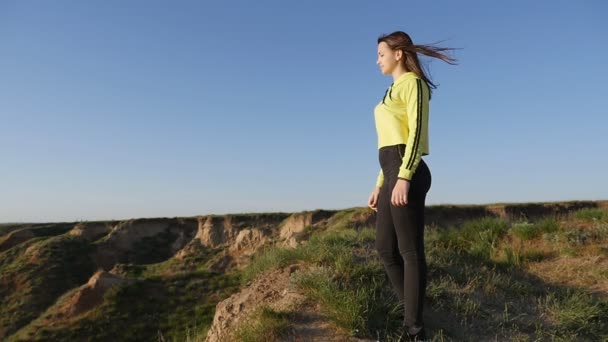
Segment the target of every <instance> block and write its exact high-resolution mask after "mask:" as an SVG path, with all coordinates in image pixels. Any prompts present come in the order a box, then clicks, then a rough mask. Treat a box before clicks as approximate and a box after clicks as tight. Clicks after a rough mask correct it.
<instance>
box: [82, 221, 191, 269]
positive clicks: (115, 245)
mask: <svg viewBox="0 0 608 342" xmlns="http://www.w3.org/2000/svg"><path fill="white" fill-rule="evenodd" d="M196 222H197V221H196V220H194V219H138V220H129V221H123V222H120V223H119V224H117V225H115V226H114V227H112V228H111V230H110V231H109V233H108V234H107V235H106V236H105V237H103V238H102V239H100V240H98V241H97V242H96V244H97V250H96V252H95V255H94V256H93V258H94V260H95V261H96V264H97V265H98V266H99V267H101V268H103V269H104V270H110V269H111V268H112V267H113V266H114V265H115V264H116V263H117V262H128V260H125V259H126V258H127V256H128V255H131V254H134V253H137V252H138V251H137V248H136V245H137V244H138V243H140V242H142V241H143V240H144V239H146V238H155V237H158V236H163V237H162V239H161V240H162V241H161V242H160V244H162V245H163V246H168V248H164V249H163V250H166V251H165V252H164V254H165V255H160V256H159V255H156V259H155V260H154V261H155V262H158V261H159V260H158V259H159V258H160V259H168V258H170V257H172V256H173V255H174V254H176V253H177V252H178V251H179V250H181V249H182V248H184V247H185V246H186V245H187V244H188V243H189V242H190V241H191V240H192V238H193V237H194V235H195V233H196V231H197V223H196ZM161 234H162V235H161ZM159 253H160V251H159Z"/></svg>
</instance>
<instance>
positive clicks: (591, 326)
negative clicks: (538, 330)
mask: <svg viewBox="0 0 608 342" xmlns="http://www.w3.org/2000/svg"><path fill="white" fill-rule="evenodd" d="M538 306H539V309H540V311H541V312H543V313H544V314H545V315H547V317H549V319H550V321H551V324H552V326H553V328H554V329H556V330H557V332H559V333H562V334H563V333H568V334H570V335H571V336H578V337H581V338H583V337H586V338H598V340H599V339H600V338H602V337H603V338H608V330H607V329H608V322H607V321H606V317H608V304H607V303H606V302H601V301H597V300H596V299H595V298H593V297H592V296H591V295H589V294H588V293H586V292H584V291H580V290H573V289H566V290H563V291H561V292H558V293H555V292H553V293H548V294H546V295H545V296H543V297H540V298H539V300H538Z"/></svg>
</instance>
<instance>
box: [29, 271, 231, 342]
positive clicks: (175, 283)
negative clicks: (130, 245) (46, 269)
mask: <svg viewBox="0 0 608 342" xmlns="http://www.w3.org/2000/svg"><path fill="white" fill-rule="evenodd" d="M238 284H239V279H238V275H237V274H218V273H213V272H206V271H198V272H191V273H182V274H176V275H173V276H157V277H149V278H144V279H138V280H136V281H135V282H133V283H132V284H124V285H121V286H116V287H113V288H111V289H110V290H108V291H107V292H106V293H105V295H104V300H103V303H102V304H101V305H100V306H98V307H96V308H94V309H92V310H91V311H89V312H87V313H84V314H83V316H82V317H80V319H78V320H76V321H74V322H71V323H63V324H57V325H55V326H52V327H51V326H45V327H39V326H35V325H32V326H30V327H29V329H25V330H24V331H21V332H20V334H19V335H20V336H21V337H22V338H24V337H27V339H29V340H41V339H50V340H57V341H72V340H78V339H80V338H82V336H88V337H89V338H91V339H93V340H98V341H101V340H104V341H107V340H121V341H141V340H148V341H152V340H156V339H157V338H158V336H162V338H163V339H166V340H171V341H183V340H185V339H187V338H188V337H189V336H191V335H194V336H199V337H200V338H202V337H204V336H205V335H206V331H207V330H208V329H209V327H210V326H211V323H212V321H213V316H214V314H215V306H216V304H217V302H218V301H219V300H221V299H223V298H225V297H227V296H229V295H230V294H231V293H233V292H234V291H236V290H237V289H238ZM152 327H154V328H152Z"/></svg>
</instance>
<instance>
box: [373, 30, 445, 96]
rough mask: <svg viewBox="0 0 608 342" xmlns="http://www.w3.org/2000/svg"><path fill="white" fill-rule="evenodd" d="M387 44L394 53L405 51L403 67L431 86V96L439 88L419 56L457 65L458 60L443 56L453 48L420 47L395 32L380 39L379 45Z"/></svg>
mask: <svg viewBox="0 0 608 342" xmlns="http://www.w3.org/2000/svg"><path fill="white" fill-rule="evenodd" d="M381 42H385V43H386V44H387V45H388V46H389V47H390V48H391V49H392V50H393V51H396V50H401V51H403V55H404V58H403V66H404V67H405V70H406V71H411V72H414V73H415V74H416V75H418V77H420V78H422V79H423V80H424V81H425V82H426V83H427V84H428V85H429V94H431V93H432V89H436V88H437V86H435V84H434V83H433V82H432V81H431V80H430V78H429V77H428V76H427V72H425V71H424V70H423V68H422V67H421V65H420V60H419V59H418V54H419V53H420V54H423V55H426V56H429V57H434V58H438V59H441V60H442V61H444V62H446V63H448V64H452V65H454V64H456V59H454V58H453V57H450V56H448V55H446V54H443V53H442V52H443V51H450V50H455V49H453V48H445V47H437V46H433V45H418V44H414V43H413V42H412V38H410V36H409V35H408V34H407V33H405V32H403V31H395V32H393V33H391V34H385V35H382V36H380V37H379V38H378V44H380V43H381Z"/></svg>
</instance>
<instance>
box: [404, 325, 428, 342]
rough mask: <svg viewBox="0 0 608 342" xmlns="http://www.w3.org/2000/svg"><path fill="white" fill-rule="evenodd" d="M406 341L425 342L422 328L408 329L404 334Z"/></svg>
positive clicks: (424, 333)
mask: <svg viewBox="0 0 608 342" xmlns="http://www.w3.org/2000/svg"><path fill="white" fill-rule="evenodd" d="M405 337H406V341H426V331H425V330H424V326H422V327H413V328H410V329H409V330H408V331H407V332H406V334H405Z"/></svg>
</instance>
